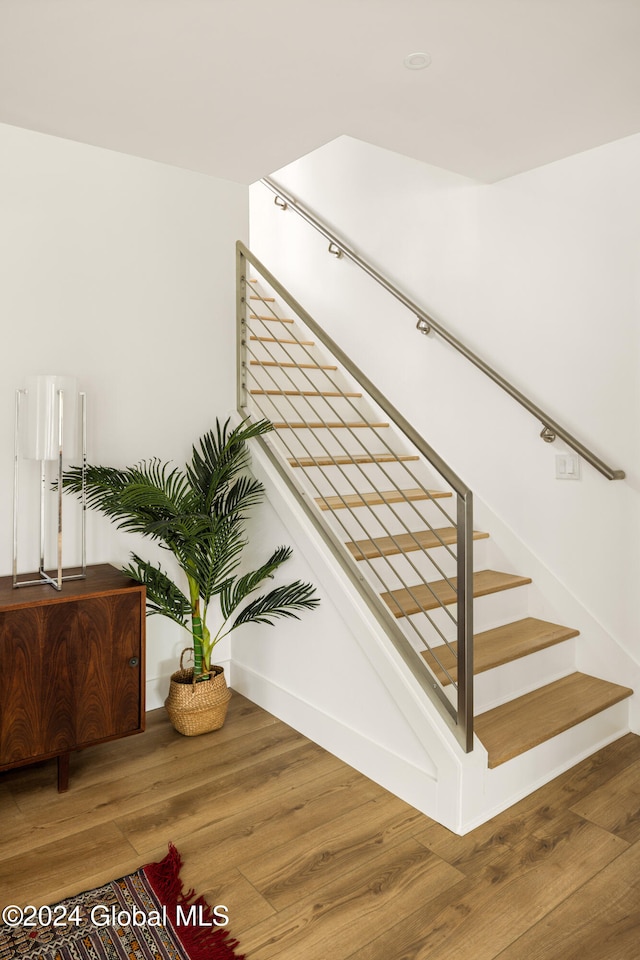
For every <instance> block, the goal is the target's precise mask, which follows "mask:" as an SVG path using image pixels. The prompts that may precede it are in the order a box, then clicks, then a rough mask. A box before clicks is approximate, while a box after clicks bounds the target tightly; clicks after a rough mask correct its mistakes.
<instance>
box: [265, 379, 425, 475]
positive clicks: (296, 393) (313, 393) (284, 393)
mask: <svg viewBox="0 0 640 960" xmlns="http://www.w3.org/2000/svg"><path fill="white" fill-rule="evenodd" d="M249 392H250V393H255V394H261V395H267V396H270V397H361V396H362V394H361V393H350V392H348V391H346V390H342V391H341V390H250V391H249ZM415 459H416V460H417V459H418V458H417V457H415Z"/></svg>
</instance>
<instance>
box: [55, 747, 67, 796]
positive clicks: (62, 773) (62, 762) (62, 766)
mask: <svg viewBox="0 0 640 960" xmlns="http://www.w3.org/2000/svg"><path fill="white" fill-rule="evenodd" d="M68 787H69V754H68V753H61V754H60V756H59V757H58V793H64V791H65V790H67V789H68Z"/></svg>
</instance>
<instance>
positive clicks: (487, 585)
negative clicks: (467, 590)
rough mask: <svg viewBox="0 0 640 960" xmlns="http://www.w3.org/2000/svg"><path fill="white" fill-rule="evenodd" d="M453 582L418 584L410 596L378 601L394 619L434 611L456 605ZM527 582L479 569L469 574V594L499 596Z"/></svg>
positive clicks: (403, 593)
mask: <svg viewBox="0 0 640 960" xmlns="http://www.w3.org/2000/svg"><path fill="white" fill-rule="evenodd" d="M456 579H457V578H456V577H450V583H449V582H447V581H446V580H434V581H432V582H431V583H429V584H428V585H427V584H426V583H418V584H416V585H415V587H411V593H409V590H408V589H405V588H402V589H400V590H390V591H389V592H388V593H383V594H382V599H383V600H384V601H385V603H387V604H388V606H389V607H390V608H391V612H392V613H393V615H394V617H397V618H398V619H399V618H400V617H410V616H411V615H412V614H414V613H421V612H422V610H436V609H437V608H438V607H440V606H442V605H445V606H446V605H449V604H451V603H456V602H457V594H456V589H455V588H456ZM527 583H531V578H530V577H520V576H517V575H516V574H513V573H500V572H499V571H498V570H479V571H478V572H477V573H474V575H473V595H474V597H485V596H487V595H488V594H490V593H499V592H500V591H501V590H511V589H512V588H513V587H522V586H525V585H526V584H527ZM412 594H413V596H412ZM414 597H415V599H414Z"/></svg>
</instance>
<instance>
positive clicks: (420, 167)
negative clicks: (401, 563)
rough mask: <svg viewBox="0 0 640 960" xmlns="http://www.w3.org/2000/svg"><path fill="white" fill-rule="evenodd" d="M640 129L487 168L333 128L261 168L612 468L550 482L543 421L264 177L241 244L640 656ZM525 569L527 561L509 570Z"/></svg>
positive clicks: (551, 465) (551, 450) (554, 448)
mask: <svg viewBox="0 0 640 960" xmlns="http://www.w3.org/2000/svg"><path fill="white" fill-rule="evenodd" d="M639 168H640V136H637V137H631V138H628V139H626V140H622V141H619V142H617V143H613V144H609V145H606V146H603V147H600V148H598V149H596V150H592V151H589V152H588V153H584V154H581V155H579V156H575V157H571V158H569V159H567V160H563V161H561V162H558V163H554V164H552V165H549V166H546V167H542V168H539V169H537V170H534V171H532V172H529V173H526V174H523V175H520V176H517V177H514V178H511V179H509V180H505V181H503V182H501V183H497V184H494V185H479V184H476V183H474V182H472V181H469V180H466V179H465V178H463V177H459V176H455V175H451V174H448V173H446V172H445V171H442V170H438V169H435V168H431V167H428V166H426V165H424V164H421V163H418V162H416V161H413V160H409V159H407V158H404V157H401V156H398V155H396V154H393V153H390V152H388V151H384V150H380V149H378V148H375V147H372V146H370V145H368V144H364V143H361V142H359V141H356V140H353V139H351V138H348V137H343V138H340V139H339V140H337V141H334V142H333V143H331V144H328V145H327V146H326V147H323V148H322V149H320V150H318V151H316V152H315V153H313V154H310V155H309V156H307V157H304V158H302V159H301V160H299V161H297V162H296V163H294V164H291V165H290V166H288V167H286V168H284V169H283V170H281V171H279V172H278V173H276V174H274V178H275V179H276V180H277V181H278V182H280V183H282V184H283V185H284V186H285V187H287V188H288V189H289V190H290V191H291V192H292V193H293V194H294V195H295V196H297V197H298V198H299V199H300V200H301V201H302V202H303V203H305V204H306V205H307V206H308V207H310V208H311V209H312V210H313V211H315V212H316V213H317V214H318V215H319V216H320V217H322V218H324V219H325V220H326V221H327V222H328V223H329V224H330V225H332V226H333V227H334V229H335V230H336V231H338V232H339V233H340V234H342V236H343V237H345V239H346V240H347V241H348V242H349V244H350V245H351V246H352V247H353V248H355V249H356V250H357V251H358V252H360V253H361V254H362V255H363V256H365V257H366V258H367V259H368V260H369V261H370V262H372V263H373V264H374V266H377V267H378V268H379V269H380V270H381V271H382V272H384V273H385V274H386V275H387V276H389V277H390V278H391V279H392V280H393V281H394V282H395V283H396V284H397V285H399V286H400V287H401V288H402V289H403V290H404V291H405V292H406V293H407V294H408V295H409V296H411V297H412V298H413V299H414V300H416V301H417V302H418V303H420V304H422V305H423V306H424V307H425V308H426V309H428V310H430V311H431V312H432V314H433V315H434V316H435V317H436V318H438V319H439V320H440V321H441V322H442V323H443V324H445V325H446V326H448V327H449V328H450V329H451V330H452V331H453V332H454V333H455V334H456V335H457V336H458V337H459V338H460V339H461V340H463V341H464V342H466V343H467V344H468V345H469V346H470V347H471V348H472V349H474V350H476V351H477V352H478V353H479V354H481V355H482V356H483V357H484V358H485V359H486V360H487V361H488V362H489V363H490V364H491V365H492V366H494V367H495V368H496V369H497V370H498V371H499V372H501V373H503V374H504V375H505V376H506V377H507V378H508V379H510V380H511V381H512V382H513V383H514V384H515V385H516V386H517V387H519V388H520V389H521V390H522V391H523V392H524V393H527V394H528V395H529V396H530V397H531V398H532V399H533V400H534V401H536V402H537V403H538V404H539V405H540V406H541V407H543V408H544V409H546V410H547V411H548V412H549V413H550V415H551V416H553V417H554V418H555V419H556V420H558V421H559V422H561V423H563V424H564V425H565V426H566V427H567V428H568V429H569V430H570V431H572V432H573V433H574V434H575V435H576V436H578V437H579V438H580V439H581V440H583V442H584V443H585V444H586V445H587V446H590V447H592V448H593V449H594V450H595V451H596V453H598V454H599V455H600V456H601V457H602V458H603V459H605V460H608V461H609V462H610V463H611V464H612V466H613V467H615V468H622V469H624V470H625V471H626V472H627V479H626V480H624V481H615V482H612V481H607V480H606V479H604V478H603V477H602V476H601V475H600V474H598V473H596V472H595V471H594V470H593V469H592V468H591V467H590V466H588V465H587V464H585V463H582V465H581V466H582V478H581V480H580V481H578V482H572V481H559V480H556V479H555V454H556V453H558V452H561V451H563V450H564V449H565V447H564V445H563V444H561V443H559V442H556V443H555V444H552V445H547V444H544V443H543V442H542V441H541V440H539V439H538V434H539V432H540V429H541V424H539V423H538V422H536V420H534V419H533V418H532V417H531V416H530V415H529V414H528V413H526V412H525V411H524V410H522V409H521V408H520V407H519V406H518V405H517V404H516V403H514V401H513V400H511V399H510V398H509V397H508V396H507V395H506V394H504V393H503V392H502V391H500V390H499V388H498V387H496V386H495V385H493V384H491V383H490V382H489V381H488V380H486V378H484V377H483V375H482V374H480V373H479V372H478V371H476V370H475V369H474V368H472V367H471V366H470V365H469V364H468V363H467V362H466V361H465V360H463V359H462V358H460V357H459V356H458V355H456V354H455V353H454V351H453V350H452V349H451V348H449V347H447V346H446V345H445V344H444V343H443V342H442V341H439V340H438V339H436V338H435V337H433V336H432V337H429V338H426V337H423V336H421V335H420V334H418V333H417V332H416V331H415V318H412V317H411V316H410V315H408V314H407V312H406V311H405V310H404V309H403V308H401V307H399V306H397V305H396V304H395V303H394V302H393V301H392V300H391V299H390V298H389V297H388V295H386V294H385V293H384V292H383V291H381V290H379V289H377V288H376V287H375V284H374V283H373V281H371V280H370V279H368V278H367V277H365V276H364V275H360V274H359V271H358V270H357V268H356V267H355V266H354V265H353V264H351V263H350V262H348V261H346V260H344V259H343V260H336V259H335V258H333V257H330V256H328V255H327V254H326V246H327V244H326V241H324V240H323V239H322V238H321V237H320V236H319V235H318V234H317V233H315V232H314V231H313V230H312V229H311V228H310V227H309V226H308V225H306V224H305V223H304V222H303V221H301V220H300V219H299V218H298V217H296V216H295V214H293V213H281V212H280V211H278V210H277V208H276V207H275V206H274V205H273V195H272V194H271V193H270V192H269V191H267V190H266V189H265V188H264V187H261V186H259V185H255V186H254V187H252V188H251V190H252V192H251V246H252V249H253V251H254V252H255V253H256V254H257V256H258V257H260V258H261V259H262V260H263V261H264V263H265V264H266V266H267V267H268V268H269V269H271V270H272V272H274V273H275V275H276V276H278V277H279V279H281V281H282V282H283V283H284V284H285V285H286V286H288V287H289V288H290V290H291V292H292V293H293V294H294V296H296V297H297V298H298V299H299V300H300V301H301V302H302V303H303V305H304V306H305V307H306V308H307V309H309V311H310V312H311V313H312V315H314V316H315V317H316V319H317V320H318V321H319V322H320V323H321V324H323V325H324V326H325V327H326V329H327V330H328V332H329V333H330V335H331V336H332V337H333V338H334V339H336V340H337V341H338V343H339V344H340V345H341V346H342V347H343V348H344V349H345V350H346V352H347V353H348V354H350V355H351V356H352V357H353V359H354V360H355V361H356V363H358V365H360V366H361V367H362V368H363V369H364V371H365V372H366V373H367V374H368V376H369V377H371V379H372V380H373V381H374V382H375V383H377V384H378V385H379V386H380V388H381V389H382V390H383V391H384V392H385V393H386V394H387V395H388V397H389V398H390V400H391V401H392V402H393V403H394V404H395V405H396V406H398V407H399V409H400V410H401V411H402V412H404V413H405V415H406V416H407V417H408V419H409V420H411V421H412V422H413V423H414V424H415V425H416V426H417V427H418V429H420V430H421V431H422V433H423V435H424V436H425V438H426V439H427V441H428V442H429V443H431V444H432V445H433V446H434V447H435V448H436V449H437V450H438V451H439V452H440V453H441V454H442V455H443V456H444V458H445V459H446V460H448V461H449V462H450V464H451V465H452V466H453V467H454V469H456V470H457V472H458V473H459V474H460V475H461V476H462V477H463V478H464V479H465V480H467V482H468V483H469V484H470V486H472V487H473V488H474V490H475V491H476V492H477V494H478V496H479V497H480V498H481V499H482V500H483V501H485V503H486V504H487V505H488V506H489V508H490V509H492V510H493V511H494V512H495V513H496V514H497V515H498V516H499V517H500V518H501V519H502V521H503V522H504V524H506V526H507V527H508V528H511V529H512V530H513V531H514V532H515V533H516V534H517V536H518V537H519V538H521V539H522V540H523V541H524V543H526V544H527V546H528V547H529V549H530V550H531V551H532V552H533V554H535V555H537V557H538V558H539V560H540V561H541V562H542V563H543V564H544V565H545V567H546V568H548V569H549V570H550V571H551V573H553V574H554V575H555V576H556V577H557V578H558V580H559V581H560V582H561V583H562V584H564V585H565V586H566V588H567V589H568V590H569V591H570V593H571V594H573V595H574V596H575V597H576V599H577V600H578V601H579V602H580V603H581V604H582V605H584V607H585V608H586V609H587V611H589V613H590V614H591V615H592V616H593V617H594V618H595V619H596V620H597V621H599V622H600V623H601V624H602V625H603V627H604V628H605V629H606V630H607V631H608V632H609V633H610V634H611V635H612V636H613V637H614V638H615V640H616V641H617V642H618V643H619V644H620V645H621V646H622V647H624V648H625V649H626V650H627V651H628V652H630V653H631V654H632V655H633V656H634V657H635V658H636V660H638V659H640V636H639V631H638V624H639V623H640V616H639V614H640V610H639V602H638V589H637V584H638V581H639V579H640V549H639V548H638V542H639V539H640V433H639V419H640V416H639V411H640V405H639V402H638V401H639V383H640V379H639V376H638V374H639V373H640V369H639V367H640V350H639V342H638V340H639V337H638V333H639V329H640V325H639V323H638V300H639V292H640V284H639V280H638V278H639V265H640V216H639V214H640V182H639V181H638V177H637V171H638V169H639ZM521 572H523V573H527V571H521Z"/></svg>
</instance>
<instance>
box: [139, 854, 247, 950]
mask: <svg viewBox="0 0 640 960" xmlns="http://www.w3.org/2000/svg"><path fill="white" fill-rule="evenodd" d="M181 867H182V857H181V856H180V854H179V853H178V850H177V849H176V847H175V846H174V845H173V844H172V843H170V844H169V852H168V853H167V855H166V857H165V858H164V859H163V860H161V861H160V862H159V863H149V864H147V865H146V866H145V867H142V871H143V872H144V875H145V876H146V878H147V880H148V881H149V883H150V884H151V886H152V887H153V890H154V892H155V893H156V894H157V896H158V897H159V899H160V901H161V902H162V903H163V904H164V905H165V906H166V908H167V913H168V915H169V917H170V919H171V923H172V926H173V929H174V932H175V934H176V936H177V937H178V939H179V940H180V942H181V943H182V944H183V946H184V947H185V949H186V951H187V953H188V954H189V957H190V960H245V956H244V954H236V953H235V950H236V948H237V947H238V946H239V943H238V941H237V940H234V939H233V938H232V937H231V936H230V934H229V931H228V930H223V929H222V928H221V927H215V926H206V924H211V923H213V921H214V919H215V917H214V914H213V911H212V909H211V907H210V906H209V904H208V903H207V901H206V900H205V899H204V897H197V899H195V900H194V899H193V897H194V895H195V891H194V890H193V889H191V890H188V891H186V892H185V891H184V890H183V888H182V880H181V879H180V869H181ZM178 906H180V907H183V908H188V907H194V906H195V907H196V909H197V911H198V913H200V911H201V912H202V920H203V922H204V924H205V925H203V926H198V925H196V924H180V926H178V925H177V924H176V914H177V907H178Z"/></svg>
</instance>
